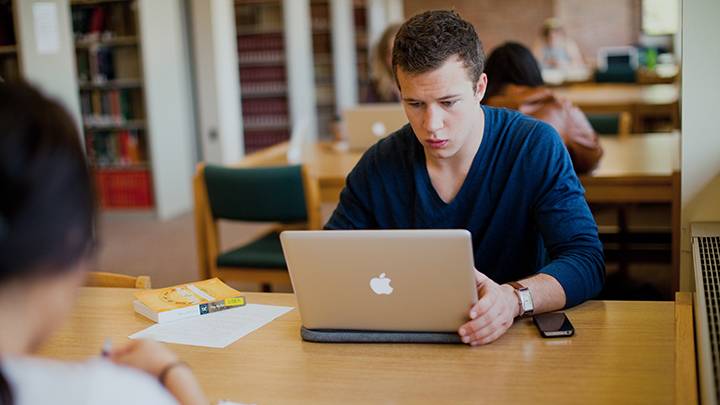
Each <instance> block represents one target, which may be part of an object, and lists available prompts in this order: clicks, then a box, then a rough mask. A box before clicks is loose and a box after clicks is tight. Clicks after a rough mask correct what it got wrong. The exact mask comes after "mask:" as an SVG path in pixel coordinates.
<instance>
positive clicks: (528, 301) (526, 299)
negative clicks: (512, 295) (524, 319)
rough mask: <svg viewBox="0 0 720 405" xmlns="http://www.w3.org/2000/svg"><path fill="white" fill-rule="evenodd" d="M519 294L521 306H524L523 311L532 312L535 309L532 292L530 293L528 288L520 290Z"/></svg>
mask: <svg viewBox="0 0 720 405" xmlns="http://www.w3.org/2000/svg"><path fill="white" fill-rule="evenodd" d="M518 294H519V295H520V304H521V305H522V309H523V312H524V313H528V312H532V311H533V309H535V307H534V306H533V302H532V296H530V291H528V289H527V288H525V289H522V290H519V291H518Z"/></svg>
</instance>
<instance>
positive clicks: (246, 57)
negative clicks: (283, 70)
mask: <svg viewBox="0 0 720 405" xmlns="http://www.w3.org/2000/svg"><path fill="white" fill-rule="evenodd" d="M238 61H239V62H240V63H246V64H249V63H282V62H284V61H285V52H284V51H283V50H282V49H279V50H265V51H251V52H240V53H238Z"/></svg>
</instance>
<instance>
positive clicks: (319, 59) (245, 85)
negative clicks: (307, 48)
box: [235, 0, 368, 153]
mask: <svg viewBox="0 0 720 405" xmlns="http://www.w3.org/2000/svg"><path fill="white" fill-rule="evenodd" d="M353 11H354V20H355V26H356V29H357V32H356V52H357V63H358V84H359V86H358V88H360V89H363V88H365V86H367V81H368V62H367V44H366V42H367V34H366V33H365V31H366V29H365V26H366V24H365V21H366V16H365V14H366V12H365V1H364V0H355V1H354V2H353ZM235 21H236V31H237V38H238V60H239V65H240V66H239V68H240V89H241V98H242V111H243V123H244V133H245V153H252V152H253V151H256V150H258V149H262V148H265V147H268V146H271V145H273V144H276V143H278V142H282V141H285V140H287V139H288V138H289V136H290V131H291V128H290V117H289V108H288V94H287V92H288V90H287V89H288V84H287V78H286V71H285V69H286V67H285V49H284V46H285V45H284V39H283V34H284V25H285V24H284V22H283V12H282V1H281V0H235ZM310 21H311V31H312V47H313V63H314V66H313V67H314V76H315V83H314V84H315V104H316V106H315V110H316V114H317V117H318V134H317V135H318V138H319V139H323V138H325V139H327V138H330V137H331V136H332V132H333V130H332V126H333V124H334V122H335V119H336V105H335V88H334V83H333V58H332V30H331V21H330V4H329V0H311V1H310Z"/></svg>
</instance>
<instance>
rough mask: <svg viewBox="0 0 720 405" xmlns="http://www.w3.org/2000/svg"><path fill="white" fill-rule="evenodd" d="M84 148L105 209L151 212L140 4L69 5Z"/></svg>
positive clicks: (82, 1) (109, 0)
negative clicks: (138, 7) (138, 14)
mask: <svg viewBox="0 0 720 405" xmlns="http://www.w3.org/2000/svg"><path fill="white" fill-rule="evenodd" d="M70 6H71V14H72V25H73V35H74V42H75V56H76V66H77V75H78V77H77V79H78V92H79V95H80V110H81V113H82V121H83V129H84V136H85V146H86V151H87V156H88V161H89V162H90V166H91V168H92V170H93V173H94V176H95V180H96V186H97V192H98V195H99V197H100V203H101V206H102V207H103V208H106V209H152V208H154V193H153V185H152V173H151V165H150V161H149V153H148V146H147V143H148V142H147V140H148V137H149V131H148V126H147V124H146V117H147V114H146V107H145V94H144V91H145V88H144V81H143V75H142V68H141V63H142V61H141V49H140V46H141V45H140V44H141V41H140V39H139V30H138V16H137V2H136V1H131V0H93V1H89V0H73V1H71V2H70Z"/></svg>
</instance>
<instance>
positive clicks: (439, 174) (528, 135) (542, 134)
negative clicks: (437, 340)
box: [325, 10, 605, 346]
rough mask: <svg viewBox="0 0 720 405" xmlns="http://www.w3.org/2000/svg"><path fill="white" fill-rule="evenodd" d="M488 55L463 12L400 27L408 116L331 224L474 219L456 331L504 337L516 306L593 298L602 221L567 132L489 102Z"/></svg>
mask: <svg viewBox="0 0 720 405" xmlns="http://www.w3.org/2000/svg"><path fill="white" fill-rule="evenodd" d="M484 64H485V55H484V53H483V49H482V44H481V42H480V39H479V38H478V36H477V33H476V32H475V29H474V28H473V26H472V24H470V23H469V22H468V21H465V20H463V19H462V18H461V17H460V16H459V15H458V14H457V13H456V12H454V11H447V10H434V11H427V12H424V13H422V14H418V15H416V16H414V17H412V18H410V19H409V20H408V21H407V22H406V23H405V24H403V25H402V27H400V30H399V31H398V33H397V35H396V37H395V42H394V45H393V56H392V66H393V72H394V74H395V78H396V82H397V84H398V88H399V89H400V94H401V98H402V105H403V108H404V110H405V114H406V115H407V118H408V121H409V122H410V123H409V124H408V125H405V126H404V127H402V128H400V129H398V130H397V131H395V132H394V133H392V134H390V135H389V136H387V137H385V138H383V139H381V140H379V141H378V142H377V143H376V144H375V145H373V146H372V147H370V148H369V149H368V150H367V151H366V152H365V154H364V155H363V156H362V158H361V159H360V161H359V162H358V163H357V165H356V166H355V168H353V170H352V171H351V172H350V174H349V175H348V176H347V181H346V184H345V188H344V189H343V190H342V192H341V193H340V202H339V204H338V206H337V208H336V209H335V211H334V212H333V214H332V217H331V218H330V220H329V221H328V223H327V224H326V225H325V228H326V229H348V230H349V229H467V230H468V231H469V232H470V234H471V235H472V244H473V254H474V261H475V269H476V272H475V275H476V287H477V293H478V302H477V304H476V305H474V306H473V307H472V308H470V309H469V311H468V322H466V323H465V324H463V325H462V326H460V327H459V328H458V334H459V335H460V337H461V339H462V341H463V342H465V343H467V344H469V345H473V346H476V345H481V344H487V343H490V342H493V341H495V340H496V339H498V338H499V337H500V336H502V335H503V334H504V333H505V332H506V331H507V330H508V328H510V326H512V324H513V322H514V319H515V318H516V317H518V316H527V315H529V314H531V313H533V312H534V313H542V312H547V311H554V310H557V309H560V308H563V307H566V306H568V307H569V306H574V305H577V304H579V303H581V302H583V301H585V300H587V299H590V298H592V297H594V296H595V295H597V294H598V293H599V292H600V289H601V288H602V286H603V283H604V278H605V267H604V260H603V251H602V245H601V243H600V240H599V239H598V232H597V225H596V224H595V220H594V219H593V217H592V215H591V213H590V209H589V208H588V205H587V202H586V201H585V197H584V195H583V189H582V186H581V185H580V181H579V180H578V178H577V175H576V174H575V172H574V171H573V168H572V164H571V162H570V158H569V156H568V153H567V150H566V149H565V147H564V146H563V144H562V142H561V139H560V136H559V135H558V134H557V132H556V131H555V130H554V129H553V128H552V127H551V126H550V125H548V124H545V123H543V122H541V121H538V120H535V119H533V118H530V117H527V116H525V115H522V114H520V113H518V112H517V111H512V110H508V109H501V108H493V107H488V106H485V105H482V104H481V103H480V100H482V98H483V96H484V94H485V90H486V87H487V76H486V75H485V73H483V68H484ZM429 253H432V254H436V255H443V254H445V253H444V252H440V251H438V252H429ZM438 271H443V269H438ZM525 294H530V295H531V296H532V304H530V302H529V301H528V300H523V301H521V300H520V296H521V295H522V296H525Z"/></svg>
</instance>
